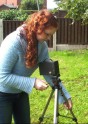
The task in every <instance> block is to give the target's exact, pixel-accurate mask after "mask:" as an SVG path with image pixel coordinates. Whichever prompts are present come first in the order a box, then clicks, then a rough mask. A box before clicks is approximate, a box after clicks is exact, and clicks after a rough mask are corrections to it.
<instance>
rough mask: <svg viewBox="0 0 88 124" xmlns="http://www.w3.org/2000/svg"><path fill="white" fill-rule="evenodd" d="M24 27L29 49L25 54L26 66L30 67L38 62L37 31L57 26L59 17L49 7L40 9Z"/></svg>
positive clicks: (40, 31)
mask: <svg viewBox="0 0 88 124" xmlns="http://www.w3.org/2000/svg"><path fill="white" fill-rule="evenodd" d="M24 23H25V24H26V27H25V28H24V29H25V31H26V36H27V49H26V55H25V59H26V61H25V63H26V67H28V68H30V67H33V66H35V65H36V63H37V54H38V50H37V47H38V41H37V38H36V33H39V34H41V33H42V32H43V31H44V30H45V28H48V27H50V26H52V27H55V28H57V26H58V23H57V19H56V18H55V17H54V16H53V14H52V13H51V12H49V11H48V10H47V9H43V10H40V11H38V12H35V13H34V14H32V15H31V17H29V18H28V19H27V20H26V21H25V22H24Z"/></svg>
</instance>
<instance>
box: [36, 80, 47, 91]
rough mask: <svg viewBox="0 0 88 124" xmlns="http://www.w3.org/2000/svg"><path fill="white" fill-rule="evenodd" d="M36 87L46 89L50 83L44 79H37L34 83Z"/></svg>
mask: <svg viewBox="0 0 88 124" xmlns="http://www.w3.org/2000/svg"><path fill="white" fill-rule="evenodd" d="M34 88H35V89H36V90H41V91H42V90H45V89H47V88H48V85H47V84H46V82H45V81H44V80H41V79H36V81H35V84H34Z"/></svg>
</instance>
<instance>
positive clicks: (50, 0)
mask: <svg viewBox="0 0 88 124" xmlns="http://www.w3.org/2000/svg"><path fill="white" fill-rule="evenodd" d="M56 7H57V5H56V4H55V2H54V0H47V9H53V8H56Z"/></svg>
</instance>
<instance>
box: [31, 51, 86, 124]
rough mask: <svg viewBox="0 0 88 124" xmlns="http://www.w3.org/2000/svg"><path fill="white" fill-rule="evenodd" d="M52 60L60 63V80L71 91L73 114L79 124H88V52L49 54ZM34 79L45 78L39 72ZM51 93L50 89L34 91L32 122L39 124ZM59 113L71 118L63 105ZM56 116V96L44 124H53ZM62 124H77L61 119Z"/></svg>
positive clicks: (32, 94) (51, 102)
mask: <svg viewBox="0 0 88 124" xmlns="http://www.w3.org/2000/svg"><path fill="white" fill-rule="evenodd" d="M49 54H50V58H51V59H52V60H58V61H59V68H60V74H61V76H60V78H61V80H62V82H63V84H64V86H65V88H66V89H67V90H68V91H69V93H70V94H71V97H72V101H73V112H74V114H75V116H76V117H77V120H78V123H79V124H88V50H75V51H53V52H49ZM32 76H33V77H37V78H43V77H42V76H40V75H39V71H38V70H36V72H35V73H34V74H33V75H32ZM50 93H51V88H50V87H49V88H48V89H47V90H45V91H37V90H35V89H33V91H32V93H31V94H30V104H31V122H32V124H38V122H39V117H40V116H41V114H42V111H43V110H44V107H45V105H46V102H47V99H48V97H49V95H50ZM59 112H60V114H62V115H65V116H71V114H70V112H69V111H67V110H66V109H65V108H64V107H63V105H60V106H59ZM53 115H54V95H53V97H52V99H51V101H50V104H49V106H48V109H47V111H46V113H45V118H44V120H43V122H42V123H43V124H53ZM59 122H60V123H62V124H65V123H66V124H68V123H71V124H75V122H74V121H72V119H68V118H63V117H59Z"/></svg>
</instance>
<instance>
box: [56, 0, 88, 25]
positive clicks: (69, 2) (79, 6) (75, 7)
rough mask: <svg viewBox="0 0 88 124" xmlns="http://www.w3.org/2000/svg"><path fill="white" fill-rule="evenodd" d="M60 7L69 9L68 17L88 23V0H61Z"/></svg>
mask: <svg viewBox="0 0 88 124" xmlns="http://www.w3.org/2000/svg"><path fill="white" fill-rule="evenodd" d="M58 9H62V10H66V11H67V15H66V17H67V18H72V19H73V20H82V22H83V23H84V24H88V0H61V2H60V3H59V4H58Z"/></svg>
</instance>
